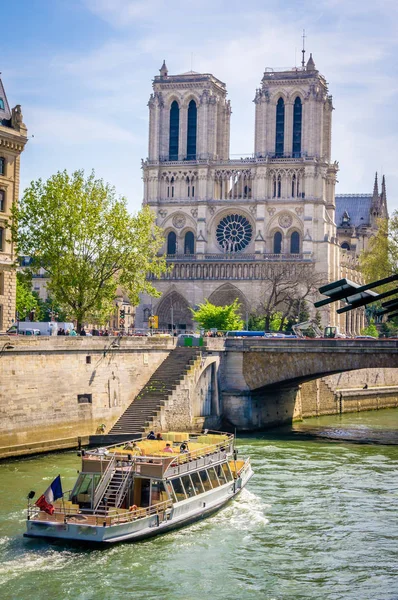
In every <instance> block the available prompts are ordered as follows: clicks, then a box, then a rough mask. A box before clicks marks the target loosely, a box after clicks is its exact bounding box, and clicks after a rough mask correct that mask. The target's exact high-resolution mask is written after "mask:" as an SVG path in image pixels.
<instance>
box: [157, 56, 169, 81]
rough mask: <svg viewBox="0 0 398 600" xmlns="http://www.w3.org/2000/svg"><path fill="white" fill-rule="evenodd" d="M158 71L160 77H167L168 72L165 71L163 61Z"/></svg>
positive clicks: (164, 62) (165, 67)
mask: <svg viewBox="0 0 398 600" xmlns="http://www.w3.org/2000/svg"><path fill="white" fill-rule="evenodd" d="M159 71H160V76H161V77H167V74H168V72H169V71H168V69H167V66H166V61H165V60H164V61H163V64H162V67H161V68H160V69H159Z"/></svg>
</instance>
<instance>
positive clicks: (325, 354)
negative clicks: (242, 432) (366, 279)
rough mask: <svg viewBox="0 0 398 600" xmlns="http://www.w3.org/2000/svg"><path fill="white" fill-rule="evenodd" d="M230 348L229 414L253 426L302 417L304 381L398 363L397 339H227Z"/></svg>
mask: <svg viewBox="0 0 398 600" xmlns="http://www.w3.org/2000/svg"><path fill="white" fill-rule="evenodd" d="M210 348H211V343H210V344H209V349H210ZM224 351H225V354H224V357H223V360H222V366H221V369H222V370H221V391H222V404H223V413H224V414H225V415H226V417H227V419H228V420H229V421H230V422H231V423H232V424H233V425H234V426H236V427H238V428H249V429H251V428H256V427H259V428H261V427H264V426H267V425H270V424H273V423H280V422H283V421H291V420H293V419H295V418H300V417H301V415H302V412H301V398H300V384H302V383H305V382H308V381H311V380H315V379H317V380H318V379H319V378H321V377H324V376H326V375H332V374H335V373H342V372H346V371H356V370H359V369H382V368H395V367H397V366H398V341H397V340H366V339H361V340H345V339H330V340H326V339H290V340H289V339H283V338H280V339H278V338H275V339H250V338H243V339H229V340H228V339H227V340H225V346H224Z"/></svg>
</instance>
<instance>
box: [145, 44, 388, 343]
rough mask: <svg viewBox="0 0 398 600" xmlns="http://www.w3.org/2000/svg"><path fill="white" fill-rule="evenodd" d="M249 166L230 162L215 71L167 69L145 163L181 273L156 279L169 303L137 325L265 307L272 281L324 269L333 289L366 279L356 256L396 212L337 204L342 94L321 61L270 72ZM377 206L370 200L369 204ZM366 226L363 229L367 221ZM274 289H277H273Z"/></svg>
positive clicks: (185, 324)
mask: <svg viewBox="0 0 398 600" xmlns="http://www.w3.org/2000/svg"><path fill="white" fill-rule="evenodd" d="M254 103H255V143H254V153H253V155H252V156H250V157H244V158H240V159H238V160H236V159H231V158H230V157H229V139H230V115H231V106H230V102H229V100H228V99H227V90H226V86H225V84H224V83H223V82H221V81H220V80H219V79H217V78H216V77H214V76H213V75H211V74H207V73H202V74H201V73H196V72H194V71H190V72H188V73H183V74H181V75H170V74H169V73H168V70H167V67H166V64H165V63H163V65H162V68H161V69H160V75H159V76H156V77H155V78H154V81H153V93H152V94H151V97H150V100H149V148H148V158H147V160H145V161H144V162H143V165H142V167H143V180H144V204H148V205H149V206H150V207H151V208H152V209H153V210H154V211H155V213H156V217H157V224H158V225H159V226H161V227H162V228H163V229H164V232H165V246H164V249H163V251H164V252H165V253H166V254H167V256H168V260H169V261H170V263H173V264H174V267H173V270H172V272H171V273H167V274H165V275H164V276H163V277H162V278H161V279H160V280H158V281H156V287H157V288H158V289H159V290H160V291H161V292H162V297H161V298H160V299H156V300H155V299H151V298H149V297H147V296H144V297H143V298H142V303H141V305H140V307H139V308H138V309H137V314H136V326H137V327H142V326H146V325H147V323H148V318H149V316H150V315H151V314H157V315H158V317H159V327H160V328H168V329H170V328H178V329H182V330H184V329H190V328H191V327H192V325H193V323H192V315H191V312H190V310H189V307H195V306H197V305H198V304H199V303H201V302H203V301H204V299H206V298H208V299H209V300H210V301H211V302H213V303H215V304H219V305H221V304H224V303H229V302H232V301H233V300H234V299H235V298H238V299H239V301H240V302H241V306H242V315H243V316H245V315H248V314H249V313H250V312H252V311H253V310H255V309H256V307H257V306H258V303H259V299H260V298H261V297H263V296H264V295H266V294H267V292H268V288H269V282H270V279H272V277H273V274H275V273H281V272H283V274H284V276H285V277H286V278H289V277H294V276H297V273H298V272H300V273H303V272H304V271H305V269H304V270H303V267H306V269H307V271H311V270H315V271H316V272H317V273H318V274H319V277H320V278H321V279H322V280H323V281H324V282H327V281H332V280H335V279H338V278H339V277H340V276H342V275H343V273H344V276H345V275H347V276H349V277H350V278H352V279H354V280H355V281H359V275H358V273H357V272H356V271H355V268H354V267H355V254H356V253H357V252H358V251H360V250H361V249H362V248H363V246H364V244H366V241H365V238H366V240H367V239H368V238H369V236H370V235H371V234H372V233H373V232H374V230H375V226H376V223H375V221H376V215H377V216H384V215H386V214H387V209H386V194H385V182H384V180H383V190H382V194H381V196H379V195H378V190H377V189H376V187H375V192H374V194H373V196H371V195H370V196H369V197H368V196H366V197H362V196H355V195H354V196H340V197H338V198H337V200H336V197H335V184H336V176H337V172H338V163H337V162H336V161H333V160H332V156H331V138H332V111H333V103H332V97H331V96H330V94H329V90H328V86H327V82H326V79H325V77H324V76H323V75H321V73H320V72H319V71H318V70H317V69H316V66H315V63H314V60H313V58H312V55H311V56H310V58H309V60H308V62H307V64H306V65H304V66H302V67H300V68H293V69H290V70H283V71H276V70H273V69H266V70H265V72H264V75H263V78H262V81H261V87H260V88H259V89H257V90H256V92H255V97H254ZM365 198H366V200H365ZM361 219H362V221H361ZM267 286H268V287H267ZM355 312H356V314H355V317H354V319H351V317H350V319H348V318H346V316H345V315H344V316H341V317H340V316H339V315H337V314H336V312H335V309H334V307H327V308H325V309H324V310H323V311H322V320H323V323H324V324H325V325H326V324H331V325H335V324H337V325H339V326H340V328H341V329H342V330H343V331H345V330H348V331H349V332H353V333H354V332H359V330H360V329H361V328H362V327H363V326H364V312H363V311H362V312H361V311H355Z"/></svg>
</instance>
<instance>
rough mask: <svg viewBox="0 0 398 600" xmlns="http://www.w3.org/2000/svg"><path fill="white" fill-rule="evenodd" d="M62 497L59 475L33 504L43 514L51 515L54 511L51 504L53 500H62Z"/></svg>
mask: <svg viewBox="0 0 398 600" xmlns="http://www.w3.org/2000/svg"><path fill="white" fill-rule="evenodd" d="M62 496H63V493H62V485H61V475H58V477H56V478H55V479H54V481H53V482H52V484H51V485H50V486H49V487H48V488H47V489H46V491H45V492H44V494H42V495H41V496H40V498H39V499H38V500H37V501H36V502H35V504H36V506H38V507H39V508H40V510H44V512H46V513H48V514H49V515H52V514H53V512H54V510H55V509H54V507H53V505H52V503H53V502H54V500H57V498H62Z"/></svg>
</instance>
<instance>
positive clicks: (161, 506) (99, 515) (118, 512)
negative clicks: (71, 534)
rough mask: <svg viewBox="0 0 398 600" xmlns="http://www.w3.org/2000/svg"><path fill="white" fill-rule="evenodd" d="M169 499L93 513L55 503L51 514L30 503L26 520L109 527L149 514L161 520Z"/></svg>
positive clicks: (167, 507) (168, 506) (168, 505)
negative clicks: (150, 504)
mask: <svg viewBox="0 0 398 600" xmlns="http://www.w3.org/2000/svg"><path fill="white" fill-rule="evenodd" d="M172 506H173V505H172V502H171V500H165V501H163V502H159V503H158V504H153V505H152V506H148V507H146V508H143V507H135V508H131V509H129V510H127V509H121V508H111V509H106V510H100V509H98V510H96V511H95V514H93V512H92V511H91V510H90V509H86V510H85V509H80V508H79V507H71V506H67V505H57V506H56V507H55V511H54V512H53V514H52V515H50V514H48V513H45V512H43V511H40V509H39V508H38V507H37V506H34V505H30V506H29V507H28V511H27V517H28V521H29V520H32V521H42V522H48V523H54V522H56V523H64V524H65V525H66V524H67V523H71V524H74V525H91V526H96V527H109V526H111V525H118V524H119V523H120V524H122V523H129V522H130V521H136V520H137V519H143V518H145V517H149V516H151V515H158V517H159V519H160V520H163V519H164V518H165V516H166V514H167V512H166V511H169V510H170V509H171V508H172Z"/></svg>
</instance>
